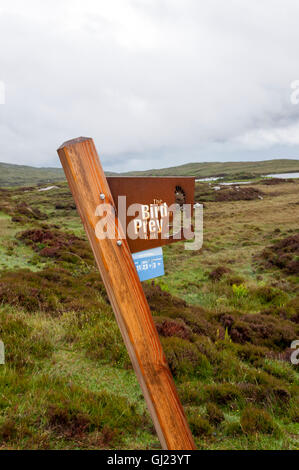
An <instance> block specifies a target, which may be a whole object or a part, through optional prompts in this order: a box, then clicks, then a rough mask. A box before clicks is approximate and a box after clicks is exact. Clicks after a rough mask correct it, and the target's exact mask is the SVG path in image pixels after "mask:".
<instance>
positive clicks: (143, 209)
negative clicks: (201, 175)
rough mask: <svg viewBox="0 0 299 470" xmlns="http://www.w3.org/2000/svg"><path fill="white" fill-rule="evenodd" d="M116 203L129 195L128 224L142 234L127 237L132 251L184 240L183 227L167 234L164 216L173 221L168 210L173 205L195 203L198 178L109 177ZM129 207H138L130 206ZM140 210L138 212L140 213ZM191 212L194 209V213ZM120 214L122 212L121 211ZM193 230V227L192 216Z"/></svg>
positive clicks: (127, 203) (127, 199) (127, 205)
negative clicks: (134, 237) (178, 230)
mask: <svg viewBox="0 0 299 470" xmlns="http://www.w3.org/2000/svg"><path fill="white" fill-rule="evenodd" d="M107 181H108V184H109V187H110V190H111V193H112V197H113V200H114V203H115V206H116V207H118V200H119V199H118V198H119V197H120V196H126V202H125V204H126V208H125V210H126V224H127V227H128V226H132V224H135V225H134V227H135V229H136V232H137V231H139V237H138V238H136V239H131V238H130V237H127V241H128V244H129V247H130V250H131V252H132V253H136V252H140V251H144V250H148V249H152V248H157V247H160V246H164V245H168V244H170V243H173V242H176V241H179V240H185V239H186V237H185V235H184V233H186V232H188V230H187V231H186V230H185V231H184V230H183V229H182V228H181V229H180V233H178V232H176V234H175V236H174V235H173V234H171V235H169V233H168V236H169V238H165V230H168V228H167V227H166V224H163V222H164V220H166V218H168V220H169V222H170V224H171V222H172V220H173V214H172V212H171V211H169V208H171V207H172V206H173V205H175V204H177V205H179V206H181V207H183V205H190V206H191V208H192V207H193V202H194V189H195V178H191V177H131V176H130V177H114V176H112V177H107ZM130 207H131V208H132V207H135V209H133V211H132V209H131V212H130ZM138 214H139V215H138ZM191 215H192V213H191ZM118 217H119V218H121V215H120V214H118ZM189 229H190V230H192V226H191V219H190V227H189Z"/></svg>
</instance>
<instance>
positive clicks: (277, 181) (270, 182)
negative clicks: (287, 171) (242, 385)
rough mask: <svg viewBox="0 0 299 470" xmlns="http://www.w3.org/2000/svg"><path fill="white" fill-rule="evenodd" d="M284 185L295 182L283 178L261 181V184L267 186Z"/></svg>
mask: <svg viewBox="0 0 299 470" xmlns="http://www.w3.org/2000/svg"><path fill="white" fill-rule="evenodd" d="M282 183H294V180H291V179H287V180H286V179H283V178H269V179H265V180H262V181H260V183H259V184H265V185H266V186H276V185H277V184H282Z"/></svg>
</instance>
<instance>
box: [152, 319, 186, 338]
mask: <svg viewBox="0 0 299 470" xmlns="http://www.w3.org/2000/svg"><path fill="white" fill-rule="evenodd" d="M156 328H157V331H158V333H159V335H161V336H164V337H168V336H177V337H178V338H182V339H186V340H190V339H191V336H192V330H191V329H190V328H189V327H187V326H186V324H185V323H184V322H183V321H182V320H181V321H179V320H177V321H175V320H171V319H165V320H163V321H162V322H161V321H159V317H158V319H157V320H156Z"/></svg>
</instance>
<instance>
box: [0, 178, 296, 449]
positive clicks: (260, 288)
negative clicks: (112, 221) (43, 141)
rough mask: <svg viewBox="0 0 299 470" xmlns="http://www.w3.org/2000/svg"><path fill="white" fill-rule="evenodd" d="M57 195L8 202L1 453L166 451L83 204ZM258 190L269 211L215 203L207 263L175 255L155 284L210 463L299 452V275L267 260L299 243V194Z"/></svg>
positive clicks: (178, 373)
mask: <svg viewBox="0 0 299 470" xmlns="http://www.w3.org/2000/svg"><path fill="white" fill-rule="evenodd" d="M271 171H272V170H271ZM279 171H282V170H279ZM286 171H287V170H286ZM58 186H59V189H57V190H55V191H53V192H52V191H50V192H48V193H39V192H38V191H37V190H36V188H32V189H30V190H28V191H26V192H24V191H23V190H20V189H19V188H15V189H10V190H8V191H6V192H3V191H2V192H1V201H0V208H1V211H0V339H1V340H3V341H4V343H5V348H6V365H5V366H0V448H1V449H104V448H108V449H147V448H150V449H156V448H159V446H160V444H159V442H158V440H157V437H156V434H155V431H154V429H153V425H152V423H151V419H150V417H149V414H148V412H147V409H146V406H145V401H144V398H143V396H142V394H141V390H140V387H139V385H138V383H137V380H136V376H135V373H134V371H133V369H132V366H131V364H130V361H129V358H128V355H127V352H126V349H125V346H124V344H123V341H122V339H121V335H120V333H119V329H118V327H117V324H116V322H115V319H114V315H113V312H112V309H111V306H110V304H109V302H108V299H107V295H106V293H105V289H104V286H103V284H102V281H101V279H100V276H99V274H98V272H97V269H96V267H95V265H94V262H93V259H92V254H91V251H90V248H89V246H88V242H87V240H86V237H85V235H84V233H83V228H82V225H81V222H80V220H79V217H78V215H77V213H76V210H75V209H74V207H73V201H72V197H71V195H70V193H69V191H68V190H67V187H66V184H65V183H59V185H58ZM256 187H257V188H259V189H261V190H263V192H264V193H265V197H264V199H263V200H253V201H227V202H213V201H210V202H209V201H208V202H205V209H204V211H205V215H204V219H205V229H204V230H205V232H204V248H203V250H201V251H200V252H198V253H197V252H188V251H185V250H184V246H183V243H176V244H174V245H169V246H167V247H166V248H165V249H164V255H165V270H166V275H165V276H164V277H162V278H158V279H156V280H155V282H154V283H153V284H152V283H151V282H147V283H144V290H145V293H146V295H147V298H148V301H149V304H150V307H151V311H152V313H153V316H154V321H155V323H156V325H157V329H158V332H159V334H160V336H161V341H162V343H163V347H164V351H165V353H166V356H167V359H168V362H169V365H170V368H171V371H172V373H173V375H174V378H175V381H176V384H177V388H178V392H179V395H180V398H181V400H182V402H183V405H184V407H185V410H186V414H187V417H188V421H189V423H190V427H191V429H192V432H193V435H194V437H195V440H196V444H197V447H198V448H199V449H212V450H213V449H264V450H266V449H277V450H282V449H298V436H299V371H298V366H293V365H292V364H291V363H290V360H289V353H288V348H289V347H290V344H291V342H292V341H293V340H295V339H298V337H299V326H298V322H297V320H296V315H297V314H298V305H299V304H298V285H299V283H298V274H296V273H293V274H290V273H288V272H287V271H286V269H285V267H286V266H287V265H285V267H284V266H282V267H281V268H279V267H278V266H276V265H273V266H271V265H269V263H268V264H267V262H266V259H265V257H264V255H263V252H264V250H265V248H267V249H268V250H270V251H269V252H268V256H269V257H270V258H269V259H270V260H273V259H275V253H276V251H275V246H276V245H275V244H277V243H279V240H281V239H284V238H286V237H289V236H292V237H293V236H295V235H296V234H297V233H298V209H299V206H298V193H299V184H298V183H287V184H281V185H277V186H269V187H268V186H264V185H259V184H257V185H256ZM201 192H204V189H203V188H202V186H200V187H199V188H198V196H199V198H200V197H201ZM199 200H200V199H199ZM20 202H23V203H24V204H25V206H24V205H23V206H20ZM57 206H59V209H58V208H57ZM32 214H33V215H32ZM14 220H15V221H14ZM28 230H30V231H31V230H34V233H36V231H39V233H40V234H41V239H40V241H38V242H36V243H34V242H32V232H28ZM24 232H25V234H24ZM22 233H23V235H22V236H20V234H22ZM48 233H51V234H52V238H51V239H50V241H49V239H47V237H45V236H44V235H46V234H48ZM74 235H75V237H74ZM77 237H79V239H78V238H77ZM70 240H72V243H71V244H70V245H68V242H69V241H70ZM269 247H272V248H271V249H270V248H269ZM273 247H274V248H273ZM49 248H51V249H53V251H52V252H51V253H52V254H51V256H48V255H47V253H48V251H47V250H48V249H49ZM44 250H46V251H44ZM65 251H68V254H67V255H66V253H65ZM294 256H296V254H295V255H294ZM273 257H274V258H273ZM253 406H254V409H253V408H252V407H253Z"/></svg>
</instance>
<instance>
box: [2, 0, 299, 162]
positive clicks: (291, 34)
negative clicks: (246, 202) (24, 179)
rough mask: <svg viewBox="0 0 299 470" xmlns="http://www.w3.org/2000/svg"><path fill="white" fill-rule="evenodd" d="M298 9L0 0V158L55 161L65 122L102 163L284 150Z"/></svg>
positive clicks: (292, 131) (191, 0)
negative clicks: (92, 145) (90, 143)
mask: <svg viewBox="0 0 299 470" xmlns="http://www.w3.org/2000/svg"><path fill="white" fill-rule="evenodd" d="M298 14H299V4H298V2H297V1H296V0H294V1H292V0H264V1H263V2H260V1H257V0H251V1H249V0H243V1H242V2H240V1H236V0H227V1H226V2H223V1H222V0H210V1H209V2H198V1H196V0H184V1H183V0H159V1H158V0H138V1H137V0H132V1H131V0H110V1H109V2H106V1H104V0H84V1H83V0H77V1H75V0H72V1H70V0H61V1H58V0H53V1H51V2H40V1H33V0H27V1H26V3H25V2H23V1H20V0H19V1H17V0H10V1H8V0H7V1H6V0H3V1H2V2H1V7H0V40H1V44H2V47H1V49H0V64H1V68H0V80H4V81H5V83H6V104H5V105H1V106H0V142H1V147H0V161H6V162H12V163H20V164H33V165H36V166H44V165H47V166H57V165H59V162H58V159H57V156H56V152H55V150H56V148H57V146H59V145H60V144H61V143H62V142H63V141H65V140H68V139H69V138H72V137H76V136H79V135H88V136H92V137H94V139H95V141H96V144H97V146H98V148H99V150H100V152H101V155H102V158H103V162H104V165H105V167H106V168H107V169H110V170H113V171H124V170H131V169H135V168H136V169H145V168H151V167H156V168H157V167H166V166H170V165H174V164H183V163H186V162H189V161H207V160H227V159H229V160H242V159H243V160H245V159H248V158H249V159H255V158H256V159H261V158H274V157H276V156H285V157H290V156H292V157H296V155H298V148H299V137H298V139H297V138H296V135H298V136H299V106H294V105H291V103H290V94H291V89H290V84H291V82H292V81H293V80H295V79H298V78H299V70H298V65H297V64H298V59H297V56H298V53H297V48H298V46H297V45H298V40H299V30H298V26H297V18H298ZM265 136H266V137H265ZM272 136H273V138H272Z"/></svg>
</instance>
